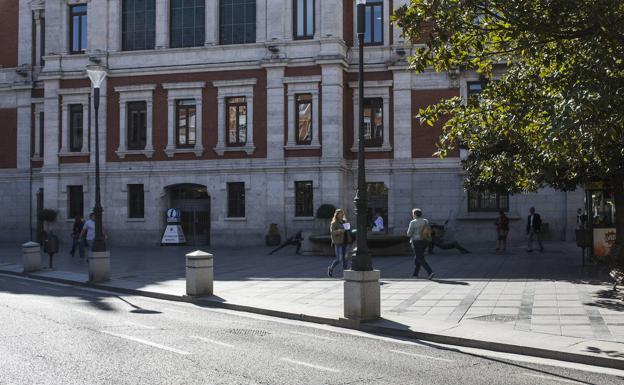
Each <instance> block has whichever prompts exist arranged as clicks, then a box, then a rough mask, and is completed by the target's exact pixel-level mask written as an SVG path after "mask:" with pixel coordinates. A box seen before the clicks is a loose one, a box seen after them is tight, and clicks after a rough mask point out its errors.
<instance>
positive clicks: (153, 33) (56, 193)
mask: <svg viewBox="0 0 624 385" xmlns="http://www.w3.org/2000/svg"><path fill="white" fill-rule="evenodd" d="M405 2H406V1H405V0H384V1H369V2H368V5H367V7H368V9H367V15H368V17H367V34H366V41H367V44H366V45H367V46H366V48H365V53H364V55H365V57H364V62H365V74H366V75H365V98H366V99H365V104H366V108H365V113H366V114H365V115H366V135H367V136H366V140H367V147H366V157H367V181H368V182H369V183H370V193H371V206H372V208H373V209H375V210H379V211H381V212H382V213H383V215H384V217H385V219H386V227H387V228H388V231H389V232H390V233H397V234H401V233H403V232H404V231H405V228H406V226H407V223H408V222H409V219H410V209H411V208H412V207H421V208H422V209H423V210H424V213H425V216H427V217H429V218H431V219H432V220H434V221H436V222H444V221H446V220H448V221H449V226H450V227H451V228H452V229H453V232H454V236H455V237H456V238H458V239H469V240H475V239H480V240H491V239H494V230H493V229H494V226H493V224H492V222H493V220H494V218H495V216H496V211H497V209H498V208H505V209H507V210H508V211H509V214H510V218H511V219H512V236H511V238H512V239H515V240H518V239H520V237H521V234H522V232H523V229H524V222H523V220H524V218H525V214H526V212H527V210H528V207H529V206H531V205H534V206H535V207H536V208H537V210H538V212H540V213H541V214H542V217H543V218H544V220H545V221H546V222H548V223H549V237H550V238H552V239H564V238H566V237H570V235H571V233H572V232H573V230H574V223H575V216H574V215H575V210H576V208H577V207H581V206H582V193H581V192H576V193H559V192H554V191H550V190H544V191H541V192H539V193H538V194H529V195H517V196H508V197H507V196H497V195H491V196H488V195H483V194H481V195H478V194H470V193H469V192H466V191H465V190H464V189H463V187H462V171H461V167H460V158H459V154H455V155H456V156H455V157H450V158H446V159H443V160H441V159H437V158H433V157H432V153H433V152H434V151H435V142H436V139H437V137H438V134H439V132H440V131H439V130H440V128H439V127H428V126H421V125H420V124H419V123H418V122H417V121H416V120H415V119H413V116H414V115H415V114H416V113H417V111H418V109H419V108H420V107H422V106H426V105H428V104H431V103H434V102H435V101H437V100H439V99H440V98H445V97H450V96H456V95H461V96H463V97H466V96H467V95H468V93H469V92H472V90H473V88H471V87H473V86H474V85H475V84H478V80H479V79H478V77H477V76H476V74H471V73H434V72H425V73H423V74H415V73H413V72H410V71H409V70H408V68H407V62H406V57H407V56H408V55H409V54H410V50H411V48H412V46H411V45H410V44H407V43H406V42H404V41H403V39H402V37H401V35H400V31H399V30H398V29H397V28H396V27H394V26H392V25H391V24H390V23H389V22H388V20H389V15H390V13H391V11H392V9H393V8H396V7H398V6H400V5H402V4H404V3H405ZM0 18H2V20H1V23H0V133H1V135H2V141H0V207H1V208H2V211H3V216H2V221H1V223H0V230H1V231H0V239H1V240H3V241H8V240H12V241H14V240H16V239H17V240H25V239H27V238H28V237H29V235H28V232H29V226H30V223H29V218H31V221H32V222H31V223H34V221H35V215H34V213H35V212H36V205H37V195H36V193H37V192H38V191H41V192H42V199H43V206H44V207H45V208H51V209H56V210H58V211H59V219H58V220H57V223H56V225H55V226H56V227H57V232H58V233H59V234H68V233H69V228H70V226H71V217H72V216H73V215H75V214H79V213H80V214H83V213H84V214H87V213H88V211H89V208H90V207H93V201H94V194H93V192H94V151H93V143H94V114H93V108H92V103H91V90H90V88H89V87H90V83H89V81H88V79H87V77H86V73H85V67H86V66H87V65H89V64H93V63H100V64H102V65H105V66H106V67H107V68H108V71H109V73H108V78H107V80H105V82H104V84H103V86H102V99H101V104H100V116H99V126H100V138H99V140H100V145H101V149H102V151H100V156H101V162H100V164H101V167H102V186H103V190H102V197H103V201H102V204H103V206H104V210H105V212H104V228H105V232H106V234H107V235H108V237H109V239H110V241H111V242H113V243H115V244H158V243H159V242H160V237H161V235H162V232H163V230H164V226H165V211H166V209H167V208H168V207H179V208H181V209H182V211H183V224H184V226H185V231H186V232H187V236H188V237H189V238H190V239H191V240H192V241H195V242H196V243H198V244H201V243H211V244H213V245H219V244H226V243H234V242H235V243H236V244H242V243H245V244H261V243H262V242H263V238H264V235H265V234H266V233H267V230H268V227H269V224H270V223H277V224H278V226H279V229H280V231H281V234H282V236H289V235H292V234H293V233H294V232H296V231H298V230H305V231H310V232H319V231H321V230H322V227H323V226H324V225H323V223H324V222H322V221H320V220H318V219H315V218H314V214H315V212H316V209H317V208H318V207H319V206H320V205H321V204H325V203H329V204H333V205H335V206H337V207H344V208H346V209H347V213H348V217H354V213H353V209H352V207H353V204H352V199H353V196H354V191H355V185H356V178H355V175H356V162H355V159H356V155H357V154H356V151H357V150H356V147H357V146H356V142H355V132H356V131H355V124H356V122H357V119H356V117H357V115H356V114H357V99H358V90H357V60H358V50H357V47H354V41H355V40H356V39H355V30H354V25H355V20H354V18H355V4H354V1H351V0H348V1H329V0H243V1H232V0H106V1H104V0H80V1H78V0H45V1H44V0H32V1H27V0H4V1H2V2H1V3H0Z"/></svg>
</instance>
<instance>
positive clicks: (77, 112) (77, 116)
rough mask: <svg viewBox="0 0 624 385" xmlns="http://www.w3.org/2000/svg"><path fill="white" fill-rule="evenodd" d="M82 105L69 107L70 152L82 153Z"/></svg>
mask: <svg viewBox="0 0 624 385" xmlns="http://www.w3.org/2000/svg"><path fill="white" fill-rule="evenodd" d="M82 113H83V112H82V104H71V105H70V106H69V151H71V152H79V151H82V135H83V127H82V121H83V120H82Z"/></svg>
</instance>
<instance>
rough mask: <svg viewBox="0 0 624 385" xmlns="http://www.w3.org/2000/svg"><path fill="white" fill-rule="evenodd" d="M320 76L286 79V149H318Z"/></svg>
mask: <svg viewBox="0 0 624 385" xmlns="http://www.w3.org/2000/svg"><path fill="white" fill-rule="evenodd" d="M320 82H321V77H320V76H301V77H286V78H284V83H285V84H286V85H287V87H288V92H287V100H288V105H287V110H288V130H287V134H286V135H287V142H286V143H287V144H286V149H295V148H308V149H309V148H320V141H319V134H318V127H319V121H320V116H319V113H320V109H319V84H320Z"/></svg>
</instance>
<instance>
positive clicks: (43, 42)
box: [39, 17, 46, 67]
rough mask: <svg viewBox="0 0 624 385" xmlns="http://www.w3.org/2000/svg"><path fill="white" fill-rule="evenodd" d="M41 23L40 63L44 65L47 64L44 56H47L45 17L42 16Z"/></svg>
mask: <svg viewBox="0 0 624 385" xmlns="http://www.w3.org/2000/svg"><path fill="white" fill-rule="evenodd" d="M40 23H41V28H40V31H39V45H40V48H41V51H40V52H41V57H40V58H39V63H40V65H41V66H42V67H43V66H44V65H45V60H43V57H44V56H45V54H46V53H45V18H43V17H42V18H41V20H40Z"/></svg>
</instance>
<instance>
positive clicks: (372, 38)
mask: <svg viewBox="0 0 624 385" xmlns="http://www.w3.org/2000/svg"><path fill="white" fill-rule="evenodd" d="M364 7H365V8H364V43H366V44H383V1H375V2H372V1H368V2H367V3H366V5H365V6H364Z"/></svg>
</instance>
